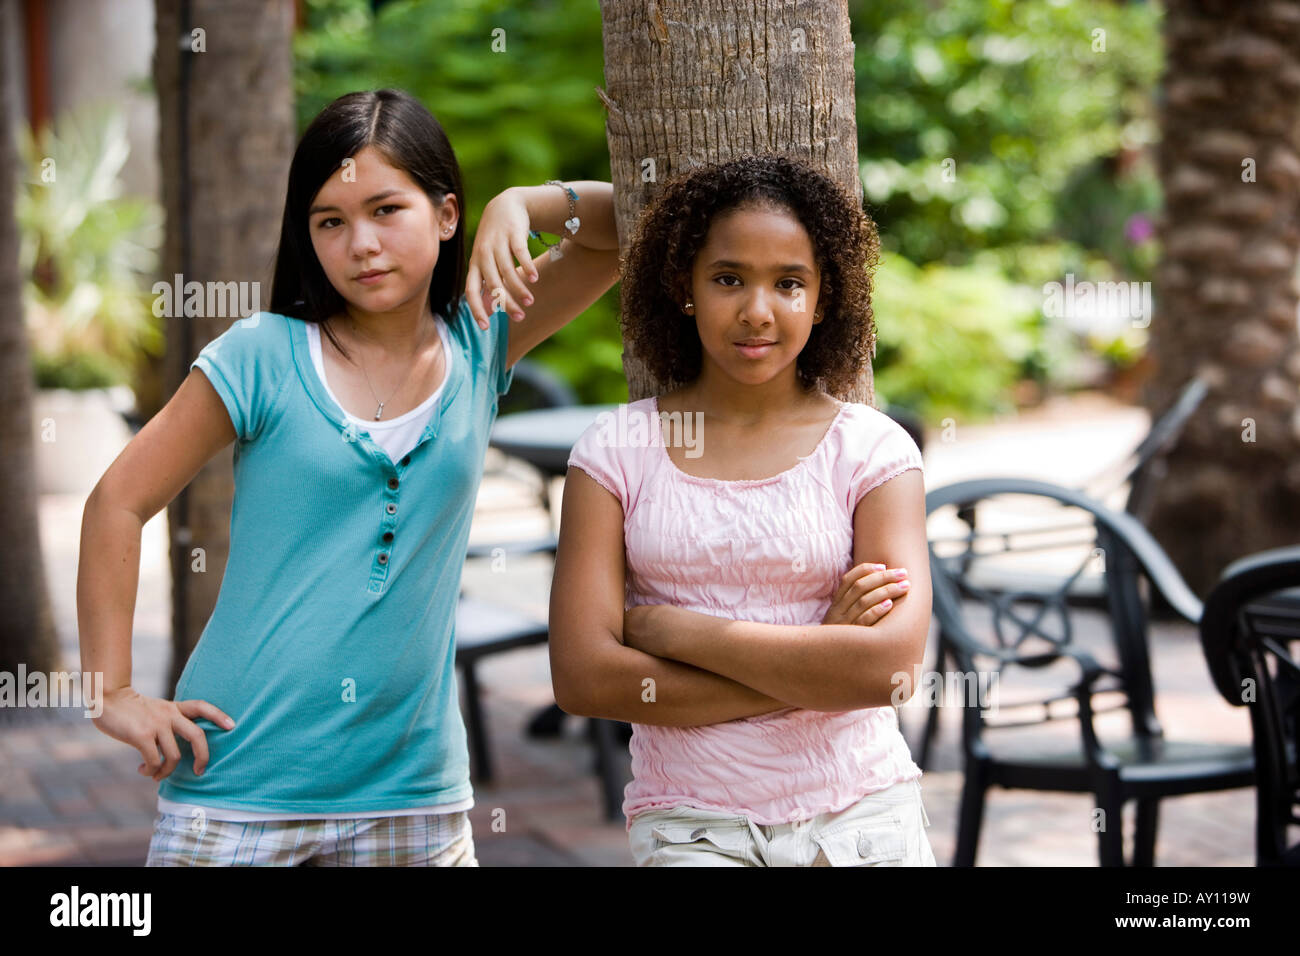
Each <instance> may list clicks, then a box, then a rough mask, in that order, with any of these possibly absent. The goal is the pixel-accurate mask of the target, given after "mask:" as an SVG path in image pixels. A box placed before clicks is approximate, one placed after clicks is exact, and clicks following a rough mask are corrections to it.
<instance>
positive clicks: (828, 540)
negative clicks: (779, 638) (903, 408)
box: [569, 398, 922, 827]
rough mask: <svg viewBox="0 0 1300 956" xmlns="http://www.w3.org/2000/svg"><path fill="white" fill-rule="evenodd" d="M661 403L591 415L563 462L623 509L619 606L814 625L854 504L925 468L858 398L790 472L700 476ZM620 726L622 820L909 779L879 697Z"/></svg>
mask: <svg viewBox="0 0 1300 956" xmlns="http://www.w3.org/2000/svg"><path fill="white" fill-rule="evenodd" d="M658 409H659V406H658V401H657V399H654V398H648V399H642V400H641V401H638V402H632V403H631V404H628V405H622V406H619V409H618V412H617V413H616V415H617V416H621V417H622V418H621V421H620V420H619V419H618V418H616V417H613V416H610V417H606V418H604V419H602V420H598V421H597V422H596V423H595V424H593V425H592V426H591V427H590V428H589V429H587V431H586V432H585V433H584V434H583V435H582V438H581V439H579V441H578V443H577V444H576V445H575V446H574V448H573V451H572V453H571V455H570V457H569V464H570V465H571V466H574V467H577V468H581V469H582V470H583V471H585V472H586V473H587V474H589V475H591V477H592V478H593V479H595V480H596V481H597V482H599V483H600V484H601V485H602V486H603V487H604V488H606V489H607V490H608V491H609V492H610V493H611V494H613V495H614V496H616V497H617V498H618V500H619V502H620V504H621V505H622V507H623V534H624V542H625V547H626V560H627V574H626V578H625V579H626V582H627V584H626V592H627V593H626V604H625V606H626V607H634V606H636V605H640V604H674V605H677V606H678V607H683V608H688V609H690V610H693V611H699V612H701V613H704V614H712V615H715V616H718V617H726V618H731V619H732V620H745V621H761V622H765V623H770V624H782V625H808V624H820V623H821V620H822V617H823V616H824V615H825V613H826V611H827V609H828V608H829V607H830V603H831V597H832V596H833V595H834V592H835V589H836V587H837V586H838V584H839V580H840V578H841V577H842V576H843V575H844V573H845V572H847V571H848V570H849V568H851V567H852V566H853V514H854V510H855V509H856V506H857V504H858V502H859V501H860V500H861V499H862V497H863V496H864V495H866V494H867V493H868V492H870V491H871V490H872V489H873V488H876V487H878V486H879V485H880V484H882V483H883V482H886V481H888V480H889V479H891V478H893V477H895V476H896V475H899V474H901V473H902V472H904V471H906V470H908V469H910V468H916V469H918V470H919V469H921V467H922V465H921V454H920V451H919V450H918V449H917V447H916V443H915V442H913V441H912V439H911V436H909V435H908V434H907V432H906V431H905V430H904V429H903V428H902V426H900V425H899V424H898V423H896V422H895V421H894V420H893V419H891V418H889V416H887V415H885V414H884V413H883V412H879V411H877V410H876V409H874V408H871V407H870V406H868V405H861V404H856V403H844V404H842V405H841V407H840V409H839V411H838V412H837V414H836V416H835V419H834V421H833V422H832V423H831V426H830V428H829V429H828V430H827V432H826V434H825V436H824V437H823V438H822V440H821V442H820V443H819V444H818V446H817V448H816V450H815V451H814V452H813V453H812V454H811V455H809V456H808V457H806V458H803V459H800V461H799V463H798V464H796V465H795V466H794V467H792V468H790V469H787V470H786V471H783V472H781V473H780V474H778V475H773V476H772V477H770V478H759V479H753V480H739V481H726V480H720V479H714V478H700V477H696V476H693V475H688V474H686V473H685V472H683V471H682V470H681V469H680V468H678V467H677V466H676V465H675V464H674V463H673V462H672V460H671V459H670V458H669V457H668V452H667V450H666V449H665V447H664V436H663V432H662V431H661V430H660V426H659V411H658ZM689 439H690V435H689V433H688V434H687V441H686V443H685V444H686V447H687V449H688V453H689V449H690V447H691V446H690V441H689ZM670 440H673V437H672V433H671V432H670ZM632 728H633V733H632V741H631V754H632V774H633V780H632V782H631V783H629V784H628V786H627V789H626V790H625V792H624V800H623V813H624V814H625V815H626V816H627V819H628V826H629V827H630V826H631V820H632V818H633V817H634V816H636V814H638V813H642V812H644V811H646V810H651V809H658V808H664V807H673V806H680V805H686V806H692V807H699V808H703V809H709V810H719V811H723V812H729V813H737V814H744V815H745V816H748V817H749V818H750V819H751V820H752V821H753V822H755V823H757V824H760V825H765V826H772V825H776V824H781V823H789V822H791V821H794V820H806V819H809V818H811V817H813V816H816V815H817V814H820V813H827V812H834V811H839V810H842V809H844V808H845V807H847V806H849V805H850V804H852V803H854V802H856V801H857V800H859V799H861V798H862V797H863V796H865V795H866V794H868V793H872V792H875V791H877V790H883V789H885V788H886V787H890V786H892V785H894V784H895V783H899V782H902V781H905V780H912V779H915V778H917V777H919V776H921V770H920V768H919V767H917V765H916V764H915V763H914V762H913V761H912V757H911V754H910V752H909V751H908V748H907V744H906V742H905V741H904V739H903V736H902V734H901V733H900V732H899V728H898V721H897V717H896V715H895V713H894V709H893V708H892V707H888V706H886V707H872V708H865V709H862V710H851V711H844V712H839V713H827V712H823V711H814V710H804V709H802V708H797V707H789V708H785V709H783V710H778V711H773V712H771V713H768V714H762V715H759V716H757V717H748V718H743V719H739V720H730V721H726V722H724V723H720V724H712V725H708V726H703V727H659V726H653V725H649V724H633V725H632Z"/></svg>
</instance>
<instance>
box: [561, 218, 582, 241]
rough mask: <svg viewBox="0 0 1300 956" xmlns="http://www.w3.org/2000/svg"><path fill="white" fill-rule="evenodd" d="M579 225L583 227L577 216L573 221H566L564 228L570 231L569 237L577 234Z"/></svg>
mask: <svg viewBox="0 0 1300 956" xmlns="http://www.w3.org/2000/svg"><path fill="white" fill-rule="evenodd" d="M579 225H581V222H580V221H579V220H578V217H577V216H574V217H573V218H572V219H566V220H564V228H565V229H567V230H569V235H571V236H572V235H574V234H576V233H577V231H578V226H579Z"/></svg>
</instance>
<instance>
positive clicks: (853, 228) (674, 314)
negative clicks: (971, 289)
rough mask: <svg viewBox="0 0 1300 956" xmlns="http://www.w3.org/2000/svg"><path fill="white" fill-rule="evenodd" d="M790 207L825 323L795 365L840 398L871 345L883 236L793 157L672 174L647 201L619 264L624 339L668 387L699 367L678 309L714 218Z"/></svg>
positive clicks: (696, 343) (692, 330) (811, 382)
mask: <svg viewBox="0 0 1300 956" xmlns="http://www.w3.org/2000/svg"><path fill="white" fill-rule="evenodd" d="M747 205H758V206H768V207H776V208H779V209H783V210H786V211H788V212H789V213H790V214H791V215H793V216H794V217H795V218H796V219H798V220H799V222H800V223H801V224H802V225H803V227H804V229H805V230H806V231H807V233H808V236H809V238H810V239H811V240H812V247H813V254H814V256H815V257H816V262H817V268H818V269H819V270H820V272H821V287H820V291H819V293H818V303H819V305H820V306H821V311H822V321H821V322H819V323H817V324H815V325H813V327H812V334H811V335H810V336H809V339H808V343H807V344H806V345H805V346H804V348H803V351H802V352H800V353H799V358H798V360H797V361H796V368H797V373H798V376H799V381H800V383H801V385H802V386H803V387H804V388H805V389H809V388H813V387H817V388H820V389H822V390H824V391H826V392H829V393H830V394H832V395H845V394H847V393H848V391H849V390H850V389H851V388H852V387H853V386H854V384H855V383H856V382H857V379H858V375H859V373H860V371H861V369H862V367H863V365H864V364H865V363H866V362H867V361H868V360H869V356H870V355H871V353H872V351H873V350H874V348H875V339H876V329H875V324H874V321H873V318H872V311H871V288H872V279H871V274H872V272H873V270H874V269H875V267H876V265H877V264H878V262H879V258H880V237H879V235H878V234H877V232H876V225H875V223H874V222H873V221H872V220H871V217H870V216H869V215H867V213H866V212H865V211H864V210H863V208H862V204H861V202H859V201H857V200H856V199H854V198H852V197H850V196H849V195H848V194H847V193H846V192H845V190H843V189H842V188H841V187H840V186H838V185H837V184H836V183H834V182H833V181H831V180H830V179H828V178H827V177H826V176H825V175H823V174H822V173H820V172H818V171H817V170H816V169H814V168H812V167H811V166H809V165H808V164H807V163H806V162H804V161H803V160H801V159H798V158H796V157H793V156H788V155H785V154H780V153H773V154H766V155H759V156H746V157H744V158H742V159H737V160H732V161H730V162H726V163H713V164H709V165H706V166H699V167H696V168H693V169H690V170H687V171H685V172H682V173H678V174H676V175H674V176H673V177H672V178H671V179H669V180H668V181H667V182H665V183H664V185H663V187H662V189H661V191H660V192H659V193H658V194H657V195H656V196H655V197H654V198H653V199H652V200H651V201H650V202H649V203H648V204H647V205H646V207H645V209H644V210H643V211H642V213H641V216H640V218H639V220H638V222H637V225H636V228H635V231H634V233H633V237H632V241H631V243H630V245H629V247H628V251H627V254H626V255H625V256H624V259H623V261H622V276H621V283H622V285H621V303H622V313H623V317H622V326H623V341H624V343H625V344H626V345H627V346H628V347H629V348H630V350H631V351H632V352H634V353H635V354H636V355H637V356H638V357H639V358H641V359H642V360H643V361H644V362H645V363H646V366H647V368H648V370H649V371H650V373H651V374H652V375H654V377H655V378H656V379H658V380H659V381H660V382H661V383H663V384H664V386H665V388H666V389H668V390H670V389H672V388H676V387H679V386H681V385H686V384H689V383H691V382H693V381H695V379H696V378H697V377H698V376H699V374H700V370H701V367H702V361H703V356H702V349H703V346H702V345H701V344H700V336H699V333H698V331H697V330H696V326H695V318H694V317H693V316H690V315H686V314H685V313H684V312H683V311H682V305H683V303H684V302H685V301H686V299H688V298H689V296H690V291H689V290H690V288H691V272H692V269H693V267H694V264H695V256H696V254H697V253H698V252H699V251H700V249H701V247H703V245H704V242H705V237H706V236H707V235H708V232H709V226H710V224H711V223H712V222H713V220H714V218H715V217H716V216H718V215H720V214H722V213H724V212H727V211H729V210H732V209H735V208H737V207H740V206H747Z"/></svg>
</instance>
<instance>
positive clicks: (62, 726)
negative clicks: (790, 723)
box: [0, 396, 1255, 866]
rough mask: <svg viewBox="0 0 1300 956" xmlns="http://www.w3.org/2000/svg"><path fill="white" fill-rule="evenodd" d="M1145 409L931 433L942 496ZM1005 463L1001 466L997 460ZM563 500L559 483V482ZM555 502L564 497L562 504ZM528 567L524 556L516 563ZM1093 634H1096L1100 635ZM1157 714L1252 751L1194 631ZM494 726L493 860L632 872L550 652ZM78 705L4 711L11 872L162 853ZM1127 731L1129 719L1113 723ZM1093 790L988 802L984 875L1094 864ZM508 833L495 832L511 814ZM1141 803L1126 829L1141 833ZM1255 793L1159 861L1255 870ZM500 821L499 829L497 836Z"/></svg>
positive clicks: (536, 516) (516, 502) (534, 654)
mask: <svg viewBox="0 0 1300 956" xmlns="http://www.w3.org/2000/svg"><path fill="white" fill-rule="evenodd" d="M1146 425H1147V418H1146V415H1145V414H1144V413H1143V412H1142V411H1140V410H1137V409H1131V408H1125V407H1122V406H1117V405H1114V404H1113V403H1111V402H1109V401H1107V400H1106V399H1104V398H1101V397H1097V396H1085V397H1083V398H1076V399H1074V400H1071V401H1062V402H1059V403H1055V404H1053V405H1051V406H1049V407H1048V408H1045V409H1042V410H1039V411H1037V412H1035V413H1033V414H1031V415H1027V416H1026V415H1022V416H1021V418H1020V419H1019V420H1017V421H1016V422H1014V423H1005V424H997V425H986V426H979V427H976V426H971V427H963V426H962V425H961V424H960V423H957V425H956V428H955V429H954V430H953V431H951V432H950V433H949V434H948V436H947V437H948V439H949V440H944V439H943V436H940V435H938V434H936V435H934V436H933V437H931V438H930V439H928V441H927V448H926V453H925V459H926V480H927V486H928V487H931V488H933V487H938V486H939V485H942V484H947V483H949V482H951V481H955V480H959V479H961V478H967V477H977V476H983V475H991V474H1000V475H1006V474H1016V475H1021V476H1025V477H1041V478H1044V479H1046V480H1056V481H1061V482H1063V483H1066V484H1076V483H1078V482H1079V481H1080V480H1082V479H1083V478H1085V477H1086V476H1089V475H1092V474H1095V473H1097V472H1099V471H1101V470H1102V469H1103V468H1104V467H1105V466H1107V465H1109V464H1111V463H1113V462H1115V461H1118V460H1119V459H1120V458H1122V457H1123V455H1124V453H1125V452H1126V451H1127V450H1128V449H1129V448H1131V447H1132V446H1133V445H1134V444H1135V443H1136V442H1137V440H1138V439H1139V438H1140V437H1141V436H1142V434H1144V432H1145V430H1146ZM990 463H996V465H995V466H992V467H991V466H990ZM494 466H504V471H501V472H497V473H491V472H490V473H489V474H488V476H487V477H485V479H484V482H483V487H482V491H481V494H480V498H479V502H478V511H477V512H476V516H475V529H474V536H475V538H479V537H482V538H484V539H496V538H499V537H500V536H502V535H503V534H517V535H519V536H521V537H526V536H528V535H529V534H531V533H533V532H535V531H536V529H537V528H538V527H540V526H543V525H544V522H545V520H546V516H545V515H544V514H543V513H542V512H541V511H540V510H538V509H535V508H532V509H530V508H529V506H528V501H529V500H530V499H529V494H528V493H529V489H528V487H527V484H528V482H529V481H530V480H532V479H531V473H529V472H528V471H527V469H526V468H522V467H521V466H518V463H514V462H503V461H502V460H501V459H499V458H498V457H496V456H495V455H493V456H492V457H491V458H490V460H489V468H490V469H491V468H493V467H494ZM555 490H556V491H557V492H558V490H559V488H558V483H557V488H556V489H555ZM555 501H556V503H557V507H558V501H559V497H558V494H557V495H556V496H555ZM83 504H84V499H83V498H82V497H81V496H79V495H61V496H45V497H43V498H42V501H41V539H42V547H43V554H44V558H45V562H46V566H47V569H48V573H49V580H50V585H51V590H52V598H53V600H54V603H55V615H56V622H57V624H58V626H59V629H60V634H61V636H62V643H63V647H64V650H65V654H66V660H65V666H67V667H68V668H69V669H72V670H76V669H78V663H77V662H78V660H79V657H78V651H77V644H76V633H77V630H76V608H75V588H76V574H77V559H78V554H77V549H78V542H79V535H80V521H81V509H82V505H83ZM162 520H163V519H162V516H159V517H157V518H155V519H154V520H153V521H151V522H150V523H149V525H148V526H146V528H145V535H144V541H143V543H142V561H141V576H140V591H139V598H138V602H137V612H136V620H135V638H134V642H135V643H134V646H135V658H134V660H135V665H134V675H135V681H136V685H137V686H138V687H139V688H140V689H141V690H143V691H145V692H149V693H155V694H161V693H162V692H163V686H162V685H163V681H164V674H165V672H166V666H167V653H168V640H167V632H168V627H169V608H168V584H167V573H168V572H167V562H166V534H165V528H164V526H163V523H162ZM512 560H513V559H512ZM499 581H500V578H499V577H497V576H495V575H494V574H493V572H492V571H491V569H490V568H489V567H488V565H487V563H486V562H470V563H469V565H467V567H466V572H465V584H466V587H467V588H468V589H469V590H470V591H471V593H474V594H477V595H480V596H483V597H486V598H489V599H503V598H504V599H508V600H510V602H511V603H513V604H516V605H518V606H520V607H522V608H524V609H527V610H531V611H532V612H533V613H536V614H538V615H539V616H541V617H543V618H544V617H545V615H546V608H547V588H548V586H549V562H548V561H546V560H543V559H527V560H524V559H519V563H518V564H516V565H514V566H512V574H511V589H510V593H509V594H508V595H502V594H501V593H500V590H501V589H500V586H499ZM1095 636H1096V635H1095V634H1094V637H1095ZM1152 659H1153V662H1154V667H1155V670H1156V682H1157V692H1158V699H1157V708H1158V713H1159V716H1160V718H1161V721H1162V723H1163V725H1164V727H1165V731H1166V734H1167V735H1168V736H1170V737H1173V738H1178V737H1186V738H1195V739H1201V740H1219V741H1225V742H1237V743H1242V744H1249V742H1250V724H1249V719H1248V716H1247V714H1246V712H1245V710H1244V709H1240V708H1233V707H1230V706H1229V705H1227V704H1226V703H1225V702H1223V701H1222V700H1221V699H1220V698H1219V697H1218V695H1217V694H1216V693H1215V692H1214V690H1213V688H1212V687H1211V685H1210V683H1209V677H1208V674H1207V672H1206V668H1205V664H1204V661H1203V660H1202V658H1201V652H1200V647H1199V643H1198V641H1197V637H1196V632H1195V630H1194V629H1193V628H1192V627H1190V626H1185V625H1182V626H1175V625H1170V624H1165V623H1159V622H1158V623H1157V624H1156V625H1155V626H1154V627H1153V633H1152ZM480 673H481V679H482V681H483V684H484V688H485V691H484V698H485V706H486V710H487V719H488V721H489V725H490V728H491V741H492V747H493V756H494V758H495V761H496V779H495V781H494V783H493V784H492V785H491V786H478V787H476V794H475V798H476V801H477V806H476V807H475V808H474V809H473V810H472V811H471V813H470V816H471V818H472V820H473V825H474V834H475V841H476V845H477V850H478V856H479V859H480V862H481V863H482V864H483V865H485V866H488V865H490V866H515V865H561V866H567V865H574V866H586V865H594V866H630V865H631V856H630V854H629V852H628V848H627V839H626V835H625V831H624V824H623V821H622V820H621V819H620V820H619V821H617V822H614V823H607V822H605V821H603V820H602V818H601V813H600V798H599V793H598V790H597V781H596V778H595V776H594V775H593V773H592V751H591V748H590V746H589V745H588V743H587V741H586V737H585V735H584V733H583V725H584V723H585V722H584V721H582V720H579V719H576V718H570V719H568V720H567V721H566V724H565V727H564V729H563V733H562V735H561V736H560V737H558V738H555V739H548V740H534V739H530V738H528V737H527V736H526V734H525V726H526V724H527V722H528V720H529V718H530V717H531V716H532V714H533V713H534V712H535V711H536V710H537V709H538V708H539V707H541V706H543V705H545V704H547V703H550V702H551V700H552V697H551V690H550V678H549V672H548V667H547V652H546V648H545V647H534V648H529V649H524V650H520V651H516V652H513V653H511V654H507V655H502V656H499V657H496V658H493V659H490V660H488V661H486V662H484V663H483V664H482V665H481V668H480ZM79 713H80V712H79V711H73V712H69V711H64V712H57V711H16V710H15V711H8V712H5V711H0V865H39V864H74V865H105V864H108V865H139V864H141V863H142V862H143V860H144V856H145V850H146V848H147V846H148V842H149V835H150V832H151V824H152V820H153V816H154V805H155V800H156V792H157V791H156V785H155V784H154V783H153V782H152V781H150V780H147V779H145V778H142V777H140V776H139V775H137V774H136V772H135V767H136V765H137V764H138V762H139V757H138V754H136V752H135V751H133V750H132V749H131V748H129V747H127V746H125V745H124V744H120V743H118V742H117V741H115V740H112V739H111V738H109V737H107V736H105V735H103V734H101V733H99V732H98V731H97V730H95V728H94V727H93V725H92V724H91V723H90V722H89V721H88V720H85V719H83V718H81V717H80V716H78V715H79ZM942 714H943V718H942V724H941V730H940V735H939V739H938V742H937V750H936V751H935V753H934V756H933V758H932V760H931V766H930V768H929V770H928V771H927V772H926V774H925V777H924V778H923V781H922V787H923V792H924V795H925V801H926V808H927V810H928V812H929V816H930V820H931V827H930V830H929V834H930V841H931V844H932V846H933V848H934V852H935V856H936V858H937V859H938V860H939V862H940V863H941V865H947V864H948V863H949V862H950V861H951V858H952V853H953V849H954V846H955V839H956V817H957V805H958V798H959V794H960V789H961V770H960V767H961V757H960V752H959V749H958V739H957V737H958V731H959V726H958V721H959V716H958V714H957V712H956V711H955V710H953V709H952V708H947V709H945V710H944V711H942ZM924 717H925V711H924V710H923V709H921V708H919V707H911V706H908V707H905V708H904V709H903V712H902V720H903V729H904V733H905V734H907V736H908V740H909V741H910V742H912V743H913V748H914V752H918V751H919V746H918V745H917V741H919V733H920V728H921V725H922V723H923V721H924ZM1100 726H1101V730H1100V732H1101V733H1102V735H1103V737H1104V736H1105V735H1106V733H1107V731H1108V729H1111V730H1113V729H1116V727H1119V728H1120V729H1122V726H1123V725H1122V723H1121V724H1119V725H1115V724H1114V723H1110V724H1106V723H1103V724H1101V725H1100ZM1092 804H1093V801H1092V798H1091V797H1090V796H1088V795H1081V796H1071V795H1067V794H1040V793H1033V792H1028V791H1004V790H995V791H993V792H992V793H991V794H990V796H989V799H988V804H987V808H986V814H985V826H984V832H983V834H982V838H981V843H980V851H979V857H978V861H977V862H978V863H979V865H982V866H1052V865H1063V866H1095V865H1096V864H1097V843H1096V837H1095V835H1094V834H1093V832H1092V830H1091V810H1092ZM498 809H500V810H504V811H505V816H504V820H505V829H504V832H494V831H493V828H492V823H493V819H494V816H495V818H497V819H500V818H501V814H499V813H494V811H496V810H498ZM1132 813H1133V808H1132V807H1129V808H1127V810H1126V814H1125V821H1124V827H1125V832H1126V834H1127V835H1128V838H1129V839H1131V834H1132V826H1133V816H1132ZM1254 820H1255V808H1254V796H1253V791H1251V790H1235V791H1227V792H1223V793H1217V794H1208V795H1194V796H1185V797H1178V798H1174V799H1171V800H1167V801H1164V802H1163V803H1162V804H1161V808H1160V829H1159V841H1158V844H1157V847H1156V859H1157V862H1158V864H1159V865H1162V866H1250V865H1253V860H1254V849H1253V847H1254V830H1253V828H1254ZM498 829H499V828H498Z"/></svg>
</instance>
